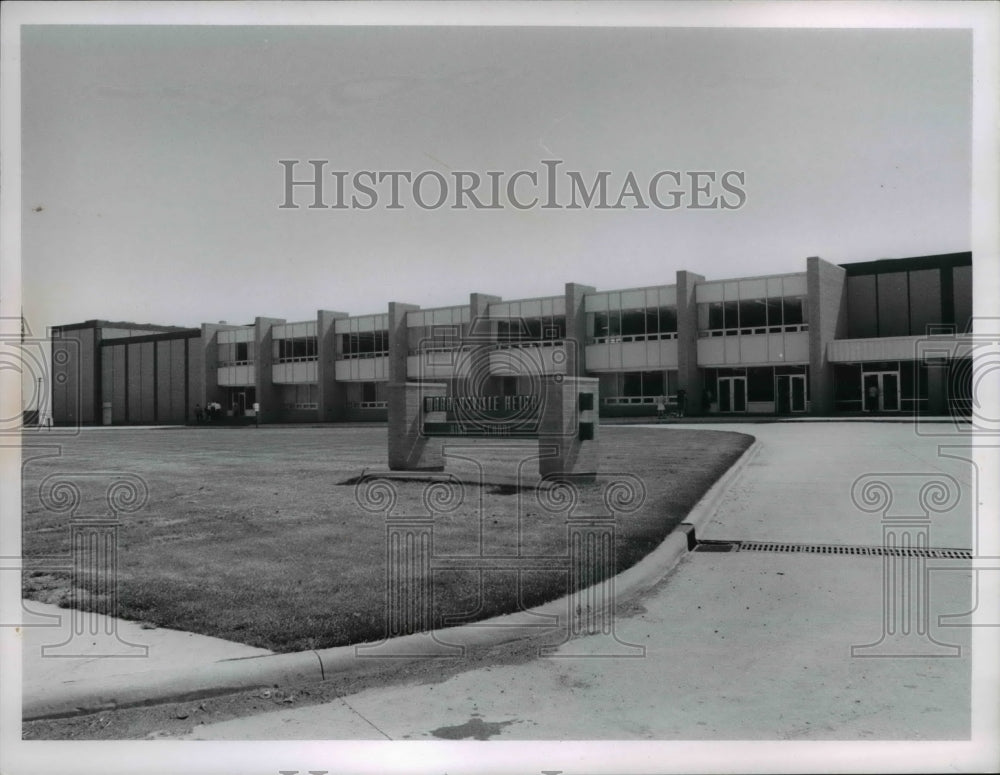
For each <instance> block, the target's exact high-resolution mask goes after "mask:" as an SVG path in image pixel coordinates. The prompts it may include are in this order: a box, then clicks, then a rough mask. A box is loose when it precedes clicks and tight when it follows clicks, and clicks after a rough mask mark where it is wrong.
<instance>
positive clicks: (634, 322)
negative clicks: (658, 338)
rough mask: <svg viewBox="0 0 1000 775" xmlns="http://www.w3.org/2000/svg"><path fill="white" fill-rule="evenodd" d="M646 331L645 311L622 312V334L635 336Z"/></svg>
mask: <svg viewBox="0 0 1000 775" xmlns="http://www.w3.org/2000/svg"><path fill="white" fill-rule="evenodd" d="M645 333H646V313H645V312H635V311H628V312H622V336H637V335H642V334H645Z"/></svg>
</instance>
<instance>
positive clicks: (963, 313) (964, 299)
mask: <svg viewBox="0 0 1000 775" xmlns="http://www.w3.org/2000/svg"><path fill="white" fill-rule="evenodd" d="M952 283H953V288H954V293H955V330H956V331H957V332H958V333H960V334H964V333H966V332H967V331H968V330H969V326H970V324H971V323H972V267H971V266H956V267H955V268H954V269H952Z"/></svg>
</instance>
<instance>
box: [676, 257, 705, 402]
mask: <svg viewBox="0 0 1000 775" xmlns="http://www.w3.org/2000/svg"><path fill="white" fill-rule="evenodd" d="M703 282H705V278H704V277H702V276H701V275H700V274H695V273H694V272H688V271H684V270H681V271H679V272H678V273H677V283H676V287H677V384H678V387H679V388H682V389H684V390H686V391H687V403H686V404H685V408H684V413H685V414H687V415H701V414H704V412H703V411H702V400H701V396H702V392H703V391H704V389H705V385H704V382H703V380H702V374H701V369H699V368H698V305H697V303H696V301H695V288H696V287H697V285H698V283H703Z"/></svg>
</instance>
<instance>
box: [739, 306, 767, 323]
mask: <svg viewBox="0 0 1000 775" xmlns="http://www.w3.org/2000/svg"><path fill="white" fill-rule="evenodd" d="M740 325H741V326H742V327H743V328H753V327H756V326H766V325H767V303H766V302H765V301H764V299H749V300H747V301H741V302H740Z"/></svg>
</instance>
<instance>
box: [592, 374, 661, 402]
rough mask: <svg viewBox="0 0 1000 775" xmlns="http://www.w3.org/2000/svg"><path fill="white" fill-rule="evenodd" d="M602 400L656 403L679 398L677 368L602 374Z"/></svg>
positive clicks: (600, 385)
mask: <svg viewBox="0 0 1000 775" xmlns="http://www.w3.org/2000/svg"><path fill="white" fill-rule="evenodd" d="M599 379H600V384H599V389H600V395H601V401H602V402H603V403H605V404H656V403H657V401H658V400H659V399H666V400H667V401H668V402H671V403H673V402H675V401H676V399H677V370H676V369H657V370H650V371H623V372H617V373H614V374H601V375H600V377H599Z"/></svg>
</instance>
